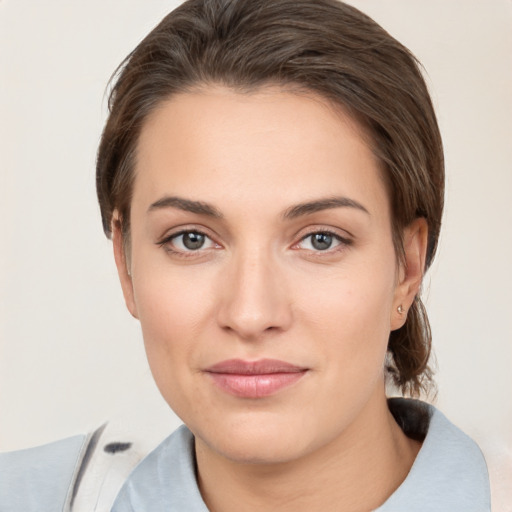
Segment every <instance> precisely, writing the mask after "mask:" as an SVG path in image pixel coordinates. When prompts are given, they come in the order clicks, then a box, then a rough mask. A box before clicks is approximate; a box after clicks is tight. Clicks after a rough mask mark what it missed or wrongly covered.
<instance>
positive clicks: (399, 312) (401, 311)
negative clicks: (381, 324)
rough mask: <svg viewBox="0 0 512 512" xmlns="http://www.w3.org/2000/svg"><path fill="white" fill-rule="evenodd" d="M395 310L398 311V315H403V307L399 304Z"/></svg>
mask: <svg viewBox="0 0 512 512" xmlns="http://www.w3.org/2000/svg"><path fill="white" fill-rule="evenodd" d="M396 310H397V311H398V314H399V315H403V314H404V307H403V306H402V304H400V306H398V307H397V308H396Z"/></svg>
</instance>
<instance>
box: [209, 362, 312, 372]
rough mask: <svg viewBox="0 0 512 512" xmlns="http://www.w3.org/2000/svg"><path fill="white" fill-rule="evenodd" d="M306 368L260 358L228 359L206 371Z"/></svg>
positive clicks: (283, 370) (284, 370) (301, 370)
mask: <svg viewBox="0 0 512 512" xmlns="http://www.w3.org/2000/svg"><path fill="white" fill-rule="evenodd" d="M305 370H307V368H305V367H302V366H296V365H294V364H291V363H287V362H286V361H280V360H278V359H259V360H258V361H244V360H243V359H228V360H226V361H221V362H220V363H216V364H214V365H213V366H210V367H208V368H207V369H206V370H205V371H206V372H209V373H227V374H233V375H268V374H271V373H297V372H303V371H305Z"/></svg>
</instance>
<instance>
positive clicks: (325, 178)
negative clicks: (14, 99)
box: [113, 86, 427, 512]
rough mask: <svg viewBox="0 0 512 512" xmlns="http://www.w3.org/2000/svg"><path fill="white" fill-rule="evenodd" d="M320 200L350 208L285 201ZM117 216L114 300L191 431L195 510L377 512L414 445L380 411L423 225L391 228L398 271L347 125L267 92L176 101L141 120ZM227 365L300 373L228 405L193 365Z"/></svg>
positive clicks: (362, 149) (287, 95) (313, 105)
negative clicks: (125, 201)
mask: <svg viewBox="0 0 512 512" xmlns="http://www.w3.org/2000/svg"><path fill="white" fill-rule="evenodd" d="M169 197H173V198H176V197H178V198H182V199H186V200H189V201H200V202H201V203H207V204H208V205H210V206H211V208H213V209H215V213H216V214H217V216H212V215H208V214H206V212H204V211H203V212H200V211H196V212H191V211H186V210H184V209H183V203H179V204H178V203H176V201H174V202H173V201H169V200H168V198H169ZM333 197H337V198H345V199H347V198H348V199H349V200H350V201H352V202H353V203H354V204H355V202H357V204H358V205H360V206H361V207H362V208H360V207H355V206H354V205H353V204H349V205H345V206H338V207H326V204H325V203H324V204H323V207H322V205H320V206H319V205H318V204H317V205H316V209H317V211H314V212H309V213H308V212H305V211H304V209H302V211H298V209H297V208H295V210H293V208H294V207H296V206H297V205H301V204H304V203H307V202H312V201H313V202H317V203H318V201H320V202H321V201H323V200H325V199H332V198H333ZM166 198H167V200H165V199H166ZM162 200H163V201H162ZM350 201H349V203H350ZM170 203H172V204H170ZM152 205H153V207H152ZM331 206H332V204H331ZM291 211H295V213H296V214H297V215H295V216H294V215H290V212H291ZM210 213H211V212H210ZM287 213H288V215H286V214H287ZM130 220H131V247H130V248H129V254H128V255H127V254H125V252H124V250H123V240H122V238H121V232H120V229H119V222H118V218H117V214H116V215H115V216H114V222H113V228H114V229H113V240H114V251H115V257H116V263H117V266H118V270H119V276H120V279H121V284H122V287H123V292H124V296H125V300H126V304H127V306H128V309H129V311H130V312H131V314H132V315H133V316H135V317H136V318H138V319H139V320H140V323H141V326H142V331H143V336H144V343H145V347H146V351H147V355H148V359H149V363H150V366H151V370H152V372H153V375H154V378H155V380H156V383H157V385H158V387H159V389H160V391H161V393H162V395H163V396H164V398H165V399H166V401H167V402H168V403H169V405H170V406H171V407H172V409H173V410H174V411H175V412H176V413H177V414H178V415H179V416H180V417H181V419H182V420H183V421H184V423H185V424H186V425H187V426H188V427H189V428H190V429H191V431H192V432H193V433H194V435H195V436H196V457H197V466H198V481H199V485H200V489H201V493H202V495H203V498H204V500H205V502H206V504H207V506H208V507H209V509H210V510H212V511H218V512H220V511H222V512H229V511H232V510H233V511H235V510H236V511H238V512H240V511H252V510H258V511H260V510H282V511H286V510H293V511H295V512H297V511H301V510H307V511H315V510H322V511H326V510H336V511H343V510H350V511H358V510H361V511H367V510H370V509H373V508H376V507H378V506H379V505H380V504H382V503H383V502H384V501H385V499H386V498H387V497H388V496H389V495H391V494H392V492H393V491H394V490H395V489H396V488H397V487H398V486H399V485H400V483H401V482H402V481H403V480H404V478H405V477H406V475H407V473H408V471H409V469H410V467H411V465H412V463H413V461H414V458H415V456H416V454H417V452H418V450H419V444H418V443H416V442H415V441H412V440H410V439H408V438H407V437H406V436H405V435H404V434H403V433H402V431H401V430H400V428H399V427H398V425H397V424H396V423H395V421H394V420H393V418H392V416H391V414H390V413H389V411H388V408H387V405H386V396H385V389H384V369H383V367H384V359H385V354H386V345H387V340H388V337H389V333H390V331H391V330H394V329H397V328H399V327H400V326H401V325H403V323H404V322H405V319H406V316H407V309H408V308H409V307H410V305H411V303H412V301H413V299H414V296H415V295H416V294H417V293H418V290H419V287H420V284H421V279H422V273H423V268H424V259H425V250H426V238H427V228H426V223H425V221H424V220H423V219H418V220H417V221H415V222H413V223H412V224H411V225H410V226H408V227H407V229H406V230H405V232H404V246H405V263H406V265H401V264H399V263H398V261H397V257H396V254H395V251H394V248H393V243H392V233H391V218H390V206H389V198H388V196H387V192H386V188H385V185H384V183H383V180H382V176H381V170H380V168H379V164H378V162H377V161H376V159H375V157H374V155H373V154H372V152H371V150H370V149H369V148H368V146H367V144H366V142H365V137H364V134H363V133H362V131H361V129H360V127H359V126H358V124H357V123H356V122H355V121H353V120H352V119H351V118H350V117H349V116H348V115H346V114H345V113H344V112H343V111H342V110H341V109H333V108H332V106H330V105H329V104H327V102H325V101H323V99H322V98H319V97H317V96H315V95H313V94H309V95H306V94H304V93H302V94H298V93H294V92H291V91H286V90H282V89H279V88H276V87H267V88H264V89H259V90H257V91H254V92H251V93H244V94H241V93H237V92H234V91H231V90H229V89H225V88H222V87H220V86H219V87H213V86H209V87H208V88H203V89H198V90H197V91H195V92H193V93H187V94H179V95H176V96H174V97H172V98H171V99H170V100H168V101H166V102H165V103H163V104H162V105H161V106H160V107H159V108H158V109H157V110H156V111H154V112H153V113H152V114H151V116H150V117H149V118H148V119H147V121H146V124H145V126H144V127H143V130H142V133H141V137H140V140H139V144H138V152H137V162H136V176H135V184H134V193H133V201H132V205H131V219H130ZM183 229H186V230H189V231H198V232H201V233H204V234H205V235H207V238H206V239H205V245H203V247H202V248H200V249H198V250H188V249H187V248H186V246H185V245H183V241H184V240H183V236H180V235H179V233H180V232H181V231H183ZM324 232H330V233H332V234H333V238H332V245H331V246H330V247H329V248H328V249H326V250H318V249H317V248H316V247H315V246H313V244H312V238H311V234H312V233H324ZM173 236H174V238H173ZM163 241H164V243H162V242H163ZM399 305H402V306H403V308H404V310H405V313H403V314H400V313H399V312H398V311H397V307H398V306H399ZM233 358H238V359H242V360H245V361H256V360H260V359H263V358H273V359H279V360H283V361H286V362H288V363H291V364H294V365H297V366H299V367H301V368H305V369H306V371H305V374H304V376H303V377H302V378H301V379H300V380H298V381H297V382H295V383H294V384H293V385H291V386H288V387H286V388H284V389H282V390H280V391H279V392H277V393H275V394H273V395H271V396H268V397H264V398H258V399H254V398H241V397H237V396H233V395H231V394H229V393H226V392H225V391H223V390H222V389H220V388H219V387H218V386H216V385H215V384H214V383H213V381H212V379H211V376H210V375H209V374H208V373H207V372H205V369H207V368H209V367H211V365H213V364H216V363H218V362H220V361H224V360H227V359H233Z"/></svg>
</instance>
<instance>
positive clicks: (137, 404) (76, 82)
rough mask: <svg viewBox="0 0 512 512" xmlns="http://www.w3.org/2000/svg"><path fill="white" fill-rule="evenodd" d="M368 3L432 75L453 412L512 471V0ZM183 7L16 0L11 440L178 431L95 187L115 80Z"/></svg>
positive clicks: (6, 34) (0, 121)
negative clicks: (141, 44) (441, 148)
mask: <svg viewBox="0 0 512 512" xmlns="http://www.w3.org/2000/svg"><path fill="white" fill-rule="evenodd" d="M350 3H352V4H353V5H355V6H357V7H359V8H360V9H361V10H363V11H364V12H366V13H368V14H370V15H371V16H372V17H374V18H375V19H376V21H378V22H379V23H381V24H382V25H383V26H384V27H385V28H386V29H387V30H388V31H389V32H390V33H391V34H393V35H394V36H395V37H397V38H398V39H399V40H400V41H402V42H403V43H404V44H405V45H406V46H408V47H409V48H410V49H411V50H412V51H413V53H415V54H416V55H417V57H418V58H419V59H420V61H422V63H423V64H424V66H425V68H426V70H427V74H428V76H427V79H428V82H429V84H430V87H431V91H432V95H433V99H434V102H435V104H436V108H437V111H438V116H439V122H440V125H441V130H442V133H443V136H444V142H445V147H446V163H447V196H446V213H445V221H444V232H443V235H442V239H441V245H440V250H439V253H438V258H437V261H436V262H435V265H434V267H433V269H432V270H431V271H430V272H429V274H428V275H427V278H426V280H425V286H424V292H425V293H424V295H425V299H426V302H427V307H428V310H429V312H430V318H431V322H432V327H433V334H434V347H435V354H436V356H437V361H438V372H437V382H438V388H439V389H438V398H437V405H438V406H439V407H440V408H441V409H442V410H443V411H444V412H445V413H446V414H447V416H448V417H449V418H450V419H451V420H452V421H453V422H455V423H456V424H458V425H459V426H461V427H462V428H463V429H464V430H465V431H466V432H468V433H469V434H471V435H472V436H473V437H475V438H476V439H477V440H478V441H479V442H480V443H481V445H482V446H483V448H484V450H485V451H486V453H489V454H490V455H489V456H490V457H491V458H493V460H496V461H497V464H501V463H502V462H503V461H504V460H505V458H506V457H507V456H508V457H511V450H512V400H511V398H510V397H511V393H512V206H511V199H510V197H511V195H512V143H511V136H512V130H511V128H512V92H511V91H512V57H511V56H512V1H510V0H491V1H487V0H466V1H464V2H460V1H459V0H352V1H351V2H350ZM177 4H178V2H176V1H163V0H151V1H142V0H139V1H134V0H123V1H121V0H88V1H87V2H85V1H81V2H78V1H77V2H69V1H67V0H47V1H45V2H38V1H35V0H0V78H1V81H0V351H1V357H0V449H2V450H7V449H15V448H21V447H25V446H30V445H34V444H39V443H44V442H48V441H50V440H53V439H57V438H60V437H64V436H68V435H72V434H74V433H77V432H85V431H87V430H89V429H91V428H93V427H96V426H98V425H99V424H101V423H102V422H103V421H104V420H105V419H108V418H112V417H122V418H128V419H126V423H127V424H130V422H133V423H134V424H136V423H138V424H141V423H142V424H144V423H147V424H148V425H149V426H150V428H152V429H153V430H154V431H155V432H157V434H155V435H161V433H162V432H164V431H168V430H172V428H173V426H174V425H177V424H178V420H177V419H176V418H174V417H173V416H172V414H171V413H170V412H168V411H167V409H166V408H165V406H164V405H163V404H162V400H161V399H160V397H159V395H158V393H157V392H156V391H155V388H154V385H153V384H152V380H151V377H150V374H149V370H148V367H147V364H146V362H145V359H144V353H143V348H142V342H141V336H140V332H139V327H138V324H137V323H136V322H135V321H134V320H133V319H132V318H131V317H130V316H129V314H128V313H127V312H126V311H125V308H124V304H123V300H122V296H121V291H120V288H119V286H118V283H117V277H116V275H115V269H114V263H113V258H112V257H111V246H110V242H108V241H107V240H106V239H105V238H104V236H103V234H102V230H101V223H100V216H99V210H98V207H97V205H96V199H95V190H94V158H95V151H96V145H97V142H98V139H99V136H100V133H101V129H102V124H103V122H104V119H105V114H106V100H105V97H104V88H105V85H106V83H107V81H108V79H109V76H110V74H111V73H112V71H113V70H114V69H115V67H116V66H117V64H118V63H119V62H120V61H121V59H122V58H123V57H124V56H125V55H126V54H127V53H128V52H129V51H130V50H131V49H132V48H133V47H134V46H135V45H136V44H137V42H138V41H139V40H140V39H141V38H142V37H143V36H144V35H145V34H146V33H147V32H148V31H149V30H150V29H151V28H152V27H153V26H154V25H155V24H156V23H157V22H158V21H159V20H160V18H161V17H162V16H163V15H164V14H166V13H167V12H168V11H169V10H171V9H172V8H173V7H174V6H175V5H177ZM511 486H512V483H511ZM503 510H504V509H503Z"/></svg>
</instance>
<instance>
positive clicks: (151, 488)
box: [112, 425, 208, 512]
mask: <svg viewBox="0 0 512 512" xmlns="http://www.w3.org/2000/svg"><path fill="white" fill-rule="evenodd" d="M195 472H196V470H195V456H194V436H193V434H192V433H191V432H190V430H189V429H188V428H187V427H186V426H184V425H183V426H181V427H180V428H178V429H177V430H176V431H175V432H174V433H173V434H171V435H170V436H169V437H167V438H166V439H165V440H164V441H163V442H162V443H161V444H160V445H159V446H158V447H157V448H156V449H155V450H153V451H152V452H151V453H150V454H149V455H148V456H146V457H145V458H144V459H143V460H142V461H141V462H140V464H139V465H138V466H137V467H136V468H135V470H134V471H133V472H132V473H131V474H130V476H129V478H128V479H127V480H126V482H125V484H124V486H123V488H122V489H121V492H120V493H119V495H118V496H117V499H116V501H115V504H114V507H113V508H112V512H133V511H136V510H137V511H138V510H151V511H152V512H164V511H165V512H169V511H181V510H187V512H208V509H207V508H206V505H205V504H204V502H203V499H202V497H201V493H200V492H199V488H198V486H197V481H196V476H195Z"/></svg>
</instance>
